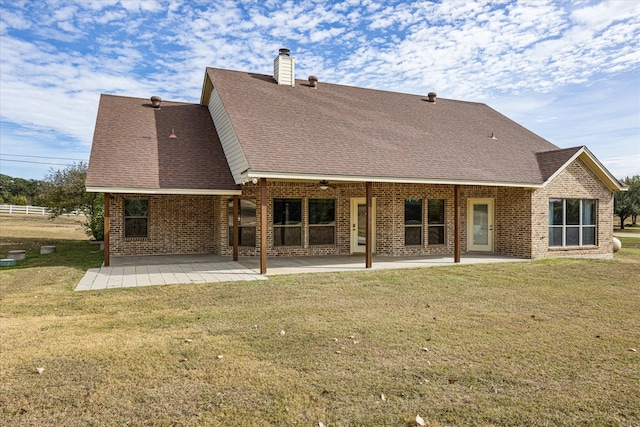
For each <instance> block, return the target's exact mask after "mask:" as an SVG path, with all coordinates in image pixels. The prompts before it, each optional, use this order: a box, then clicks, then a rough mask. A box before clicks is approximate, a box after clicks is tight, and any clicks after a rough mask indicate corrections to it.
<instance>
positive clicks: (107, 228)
mask: <svg viewBox="0 0 640 427" xmlns="http://www.w3.org/2000/svg"><path fill="white" fill-rule="evenodd" d="M110 205H111V194H110V193H104V237H103V240H104V254H103V255H104V266H105V267H109V262H110V259H109V252H110V248H109V234H110V232H111V214H110V212H109V210H110V207H111V206H110Z"/></svg>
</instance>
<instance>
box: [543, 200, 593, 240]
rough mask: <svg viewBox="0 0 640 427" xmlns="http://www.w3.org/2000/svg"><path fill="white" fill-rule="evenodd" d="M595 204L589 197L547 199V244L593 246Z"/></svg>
mask: <svg viewBox="0 0 640 427" xmlns="http://www.w3.org/2000/svg"><path fill="white" fill-rule="evenodd" d="M597 206H598V204H597V203H596V200H591V199H549V246H550V247H567V246H595V245H596V243H597V237H596V236H597V225H596V224H597Z"/></svg>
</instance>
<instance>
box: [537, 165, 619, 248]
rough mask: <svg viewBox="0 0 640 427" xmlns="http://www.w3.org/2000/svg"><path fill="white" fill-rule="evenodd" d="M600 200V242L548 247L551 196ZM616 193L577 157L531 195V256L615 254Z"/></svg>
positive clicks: (598, 238) (598, 240)
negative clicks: (575, 246) (570, 246)
mask: <svg viewBox="0 0 640 427" xmlns="http://www.w3.org/2000/svg"><path fill="white" fill-rule="evenodd" d="M550 198H559V199H597V200H598V202H597V204H598V214H597V215H598V218H597V220H598V234H597V236H598V237H597V245H596V246H595V247H585V248H568V249H564V248H549V199H550ZM612 213H613V193H612V192H611V191H609V189H608V188H607V187H606V186H605V185H604V184H603V183H602V182H601V181H600V180H599V179H598V178H597V177H596V176H595V175H594V174H593V173H592V172H591V170H590V169H589V168H588V167H587V166H586V165H585V164H584V163H583V162H582V161H581V160H579V159H578V160H576V161H574V162H573V163H572V164H571V165H569V166H568V167H567V168H566V169H565V170H564V171H562V172H561V173H560V174H559V175H558V176H557V177H556V178H555V179H554V180H553V181H552V182H550V183H549V184H548V185H547V186H546V187H545V188H541V189H538V190H536V191H534V193H533V195H532V218H533V223H532V235H531V239H532V242H531V251H532V253H531V257H532V258H545V257H562V256H572V257H575V256H581V257H593V258H612V257H613V215H612Z"/></svg>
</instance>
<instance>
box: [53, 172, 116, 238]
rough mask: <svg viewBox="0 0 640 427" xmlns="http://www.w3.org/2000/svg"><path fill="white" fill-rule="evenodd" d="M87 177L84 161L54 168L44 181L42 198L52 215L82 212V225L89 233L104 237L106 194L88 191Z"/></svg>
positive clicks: (96, 236)
mask: <svg viewBox="0 0 640 427" xmlns="http://www.w3.org/2000/svg"><path fill="white" fill-rule="evenodd" d="M86 177H87V163H85V162H80V163H77V164H75V163H74V164H72V165H69V166H67V167H66V168H64V169H62V170H53V169H51V170H50V172H49V174H48V175H47V176H46V177H45V179H44V182H43V184H42V189H41V197H42V200H43V201H44V204H45V205H46V206H47V207H48V208H49V209H50V211H51V218H55V217H57V216H60V215H63V214H75V213H77V212H81V213H83V214H84V215H85V217H86V219H87V220H86V222H84V223H83V224H82V225H84V226H85V228H86V229H87V235H89V236H93V237H94V238H95V239H96V240H103V239H104V221H103V219H104V197H103V195H102V193H87V191H86V188H85V185H84V183H85V179H86Z"/></svg>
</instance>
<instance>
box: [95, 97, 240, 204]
mask: <svg viewBox="0 0 640 427" xmlns="http://www.w3.org/2000/svg"><path fill="white" fill-rule="evenodd" d="M172 133H175V135H177V138H170V137H169V135H171V134H172ZM86 186H87V188H88V189H89V190H90V191H104V192H106V191H112V192H116V191H118V192H141V193H152V192H164V193H191V194H227V193H238V192H239V190H238V187H237V185H236V184H235V182H234V180H233V178H232V177H231V173H230V171H229V166H228V165H227V162H226V159H225V157H224V153H223V152H222V148H221V146H220V140H219V139H218V135H217V133H216V131H215V128H214V126H213V122H212V121H211V117H210V116H209V113H208V111H207V109H206V107H203V106H201V105H199V104H188V103H182V102H170V101H163V102H162V105H161V108H152V107H151V104H150V103H149V101H148V100H145V99H140V98H129V97H122V96H114V95H102V96H101V97H100V105H99V108H98V117H97V119H96V127H95V132H94V136H93V145H92V148H91V157H90V160H89V168H88V171H87V179H86Z"/></svg>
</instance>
